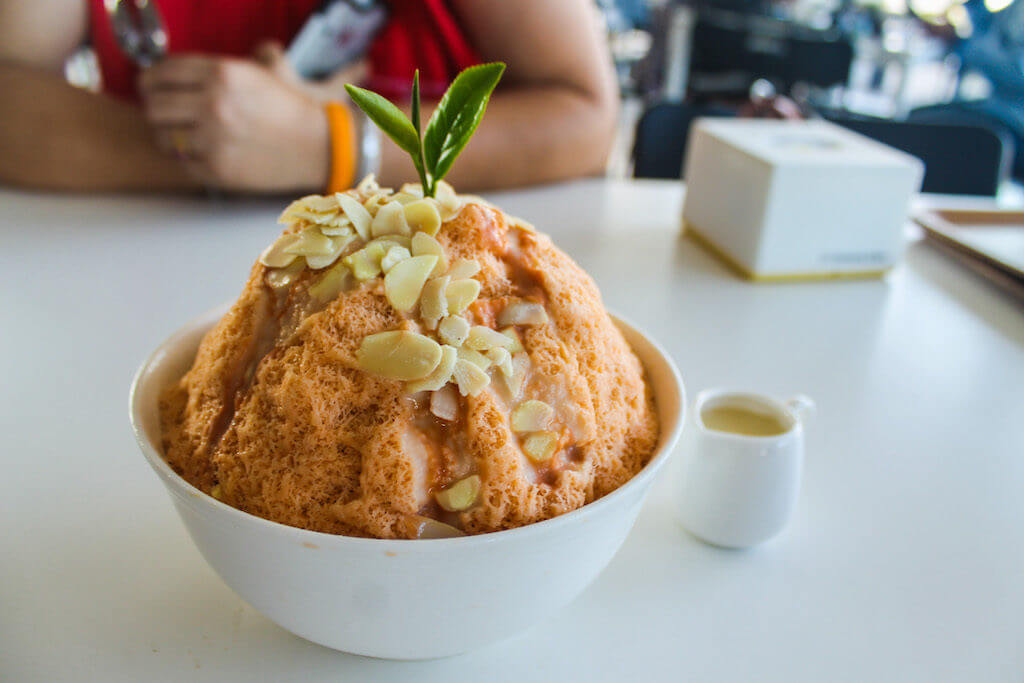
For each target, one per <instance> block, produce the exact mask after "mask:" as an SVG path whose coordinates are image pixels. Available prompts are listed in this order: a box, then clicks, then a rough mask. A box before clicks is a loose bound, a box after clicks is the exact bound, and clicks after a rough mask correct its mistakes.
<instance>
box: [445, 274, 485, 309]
mask: <svg viewBox="0 0 1024 683" xmlns="http://www.w3.org/2000/svg"><path fill="white" fill-rule="evenodd" d="M479 295H480V283H479V282H477V281H476V280H469V279H466V280H452V281H451V282H449V283H448V289H447V290H445V296H446V297H448V312H449V313H454V314H459V313H462V312H463V311H464V310H466V307H467V306H469V305H470V304H471V303H473V302H474V301H476V298H477V296H479Z"/></svg>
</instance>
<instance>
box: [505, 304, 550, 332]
mask: <svg viewBox="0 0 1024 683" xmlns="http://www.w3.org/2000/svg"><path fill="white" fill-rule="evenodd" d="M547 321H548V313H547V311H545V310H544V305H543V304H540V303H537V302H536V301H520V300H517V301H513V302H512V303H510V304H509V305H508V306H506V307H505V310H503V311H502V312H501V314H500V315H498V324H499V325H501V326H505V325H543V324H544V323H546V322H547Z"/></svg>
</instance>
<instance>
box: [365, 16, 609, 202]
mask: <svg viewBox="0 0 1024 683" xmlns="http://www.w3.org/2000/svg"><path fill="white" fill-rule="evenodd" d="M452 4H453V6H454V8H455V10H456V12H457V14H458V17H459V19H460V20H461V22H462V25H463V26H464V28H465V29H466V30H467V32H468V33H469V37H470V40H471V42H472V43H473V44H474V45H475V46H476V47H477V49H478V50H479V51H480V52H481V55H482V56H483V58H484V59H485V60H487V61H502V62H505V63H506V64H507V65H508V68H507V69H506V71H505V76H504V78H503V79H502V82H501V83H500V84H499V85H498V89H497V90H496V91H495V93H494V96H493V97H492V98H491V102H490V104H489V105H488V107H487V114H486V115H485V116H484V119H483V122H482V123H481V124H480V128H479V130H478V131H477V133H476V135H474V136H473V139H472V140H471V141H470V143H469V145H468V146H467V147H466V149H465V150H464V151H463V153H462V154H461V155H460V156H459V160H458V162H457V163H456V164H455V166H454V167H453V168H452V170H451V173H450V174H449V177H448V179H449V181H450V182H451V183H452V185H453V186H455V188H456V189H459V190H477V189H491V188H498V187H509V186H516V185H526V184H531V183H541V182H551V181H555V180H562V179H565V178H571V177H575V176H582V175H591V174H596V173H600V172H601V171H603V169H604V165H605V162H606V160H607V157H608V152H609V150H610V148H611V145H612V141H613V138H614V135H615V125H616V118H617V113H618V91H617V86H616V81H615V74H614V71H613V69H612V64H611V57H610V55H609V54H608V49H607V47H606V46H605V43H604V38H603V36H602V35H601V30H600V27H599V25H598V15H597V10H596V9H595V8H594V5H593V2H591V0H560V1H559V2H551V0H517V2H508V0H454V2H453V3H452ZM405 108H406V109H408V108H407V107H405ZM431 109H432V107H431V106H427V105H425V106H424V110H425V112H429V111H430V110H431ZM426 115H427V114H426V113H425V114H424V123H425V122H426ZM381 176H382V180H383V182H385V184H388V183H390V184H395V183H400V182H401V181H404V180H407V179H409V178H413V177H415V172H414V171H413V168H412V164H411V162H410V161H409V158H408V155H406V154H405V153H404V152H402V151H401V150H399V149H398V148H397V147H396V146H395V145H391V144H386V145H384V150H383V164H382V173H381Z"/></svg>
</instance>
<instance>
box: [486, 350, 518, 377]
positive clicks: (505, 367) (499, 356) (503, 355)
mask: <svg viewBox="0 0 1024 683" xmlns="http://www.w3.org/2000/svg"><path fill="white" fill-rule="evenodd" d="M486 356H487V358H488V359H490V361H491V362H492V363H494V366H495V367H496V368H498V369H499V370H501V374H503V375H505V376H506V377H508V376H510V375H511V374H512V354H511V353H509V352H508V349H502V348H498V347H495V348H493V349H489V350H488V351H487V353H486Z"/></svg>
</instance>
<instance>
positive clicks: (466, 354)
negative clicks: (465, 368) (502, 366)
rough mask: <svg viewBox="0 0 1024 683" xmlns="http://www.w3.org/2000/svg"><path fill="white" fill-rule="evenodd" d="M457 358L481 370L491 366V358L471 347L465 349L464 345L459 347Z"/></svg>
mask: <svg viewBox="0 0 1024 683" xmlns="http://www.w3.org/2000/svg"><path fill="white" fill-rule="evenodd" d="M459 358H462V359H463V360H467V361H469V362H470V363H472V364H473V365H475V366H477V367H478V368H480V369H481V370H486V369H487V368H489V367H491V359H490V358H488V357H487V356H485V355H484V354H482V353H480V352H479V351H474V350H473V349H467V348H466V347H465V346H460V347H459Z"/></svg>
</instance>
